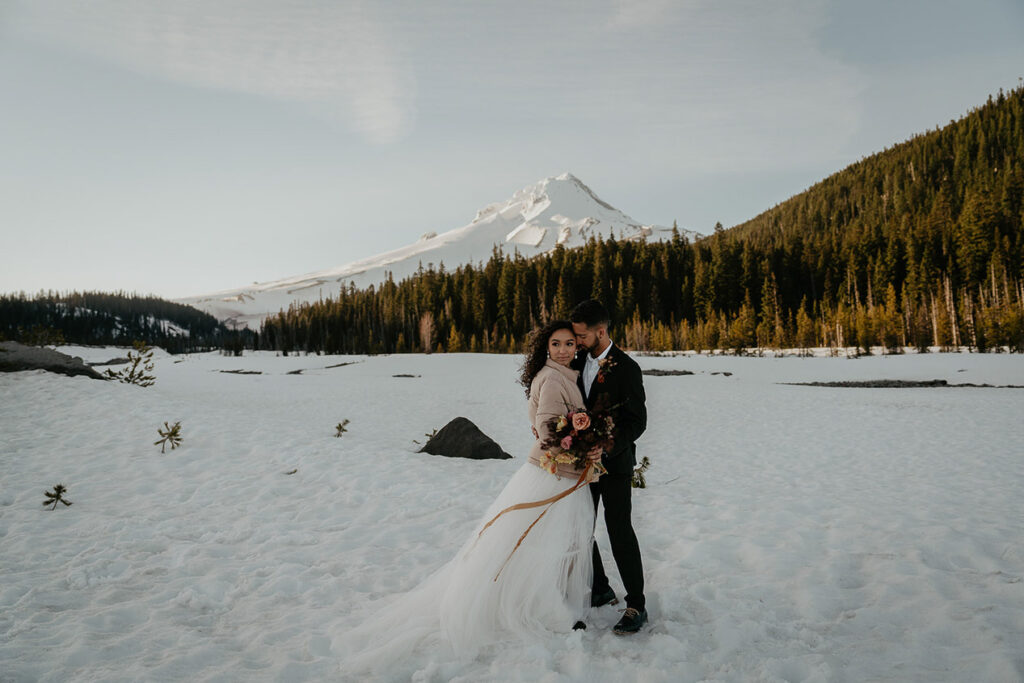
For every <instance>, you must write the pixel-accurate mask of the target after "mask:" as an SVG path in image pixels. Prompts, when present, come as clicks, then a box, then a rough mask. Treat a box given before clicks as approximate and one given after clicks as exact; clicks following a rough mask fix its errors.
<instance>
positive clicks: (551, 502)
mask: <svg viewBox="0 0 1024 683" xmlns="http://www.w3.org/2000/svg"><path fill="white" fill-rule="evenodd" d="M592 466H593V463H591V462H587V466H586V467H584V468H583V472H582V473H581V474H580V478H579V479H577V480H576V484H575V485H574V486H573V487H572V488H570V489H566V490H565V491H562V492H561V493H559V494H558V495H555V496H551V497H550V498H545V499H544V500H537V501H534V502H532V503H517V504H515V505H511V506H509V507H507V508H505V509H504V510H502V511H501V512H499V513H498V514H496V515H494V518H493V519H491V521H489V522H487V524H484V528H483V529H481V530H480V533H478V534H477V535H476V537H477V538H478V539H479V538H480V536H482V535H483V533H484V532H485V531H487V528H488V527H489V526H491V525H492V524H494V523H495V522H496V521H498V518H499V517H501V516H502V515H503V514H505V513H506V512H512V511H513V510H527V509H529V508H538V507H540V506H542V505H546V506H547V507H545V508H544V510H543V512H541V513H540V514H539V515H537V519H535V520H533V524H531V525H530V526H528V527H526V531H524V532H523V535H522V536H520V537H519V540H518V541H516V547H514V548H512V552H510V553H509V554H508V557H506V558H505V561H504V562H502V564H501V569H499V570H498V573H497V574H495V575H494V580H495V581H497V580H498V577H499V576H501V572H502V571H504V569H505V565H507V564H508V561H509V560H511V559H512V555H514V554H515V552H516V551H517V550H519V545H520V544H521V543H522V542H523V539H524V538H526V534H528V533H530V530H531V529H533V527H534V526H535V525H536V524H537V522H539V521H540V520H541V517H543V516H544V515H546V514H547V513H548V510H550V509H551V506H552V505H554V504H555V503H557V502H558V501H560V500H562V499H563V498H565V497H566V496H568V495H569V494H570V493H572V492H573V491H577V490H579V489H581V488H583V486H585V485H586V484H585V483H584V482H586V480H587V474H588V473H589V472H590V468H591V467H592Z"/></svg>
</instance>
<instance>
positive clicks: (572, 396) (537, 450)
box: [527, 358, 597, 481]
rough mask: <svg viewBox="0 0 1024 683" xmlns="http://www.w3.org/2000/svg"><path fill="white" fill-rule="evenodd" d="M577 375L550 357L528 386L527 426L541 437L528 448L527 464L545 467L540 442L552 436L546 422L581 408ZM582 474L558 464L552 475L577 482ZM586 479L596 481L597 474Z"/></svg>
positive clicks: (581, 397) (581, 399) (592, 474)
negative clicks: (528, 424)
mask: <svg viewBox="0 0 1024 683" xmlns="http://www.w3.org/2000/svg"><path fill="white" fill-rule="evenodd" d="M578 375H579V372H578V371H576V370H572V369H571V368H567V367H566V366H564V365H561V364H559V363H556V362H555V361H553V360H551V359H550V358H549V359H548V361H547V363H545V364H544V367H543V368H541V369H540V372H538V373H537V375H536V376H535V377H534V378H533V382H532V383H531V384H530V400H529V401H528V403H527V410H528V411H529V414H530V424H532V425H533V428H534V429H536V430H537V433H538V434H540V438H539V439H537V440H536V441H535V442H534V444H533V448H531V449H530V462H531V463H533V464H534V465H536V466H537V467H544V465H543V464H542V463H543V461H544V458H543V455H544V449H543V448H541V443H543V442H544V441H546V440H547V439H548V438H549V437H550V435H551V433H550V430H549V429H548V426H547V422H548V420H551V419H552V418H557V417H558V416H559V415H565V414H566V413H567V412H569V411H570V410H577V409H580V408H583V407H584V404H583V395H582V394H580V389H579V387H578V386H576V377H577V376H578ZM581 472H582V470H578V469H576V468H575V467H573V466H572V465H566V464H559V465H558V469H557V470H556V472H555V475H556V476H558V477H559V478H561V477H566V478H569V479H572V480H573V481H576V480H577V479H579V476H580V474H581ZM587 480H588V481H597V475H595V474H594V473H591V474H590V475H588V477H587Z"/></svg>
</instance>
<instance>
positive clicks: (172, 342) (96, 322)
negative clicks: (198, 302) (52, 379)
mask: <svg viewBox="0 0 1024 683" xmlns="http://www.w3.org/2000/svg"><path fill="white" fill-rule="evenodd" d="M235 336H237V335H234V333H229V332H228V331H227V330H226V329H225V328H224V326H223V325H221V324H220V323H219V322H217V319H216V318H214V317H213V316H211V315H208V314H206V313H204V312H202V311H200V310H197V309H195V308H192V307H191V306H184V305H182V304H176V303H173V302H170V301H167V300H165V299H160V298H158V297H153V296H146V297H141V296H137V295H134V294H132V295H129V294H125V293H123V292H119V293H116V294H108V293H103V292H82V293H79V292H72V293H70V294H58V293H54V292H48V293H42V292H41V293H40V294H38V295H36V296H34V297H29V296H26V295H25V294H24V293H21V294H14V295H4V296H0V339H9V340H13V341H20V342H23V343H26V344H62V343H67V344H116V345H125V346H131V344H132V342H133V341H134V340H139V341H145V342H147V343H149V344H151V345H154V346H160V347H161V348H164V349H166V350H167V351H169V352H171V353H179V352H182V351H194V350H201V349H208V348H213V347H222V346H224V345H225V344H226V343H228V344H230V342H232V341H233V340H234V337H235Z"/></svg>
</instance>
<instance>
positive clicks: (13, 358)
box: [0, 341, 106, 379]
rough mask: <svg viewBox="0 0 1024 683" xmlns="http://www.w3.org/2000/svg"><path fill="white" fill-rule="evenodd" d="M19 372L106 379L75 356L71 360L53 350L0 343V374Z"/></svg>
mask: <svg viewBox="0 0 1024 683" xmlns="http://www.w3.org/2000/svg"><path fill="white" fill-rule="evenodd" d="M19 370H46V371H47V372H56V373H57V374H60V375H69V376H74V375H85V376H86V377H92V378H93V379H106V378H105V377H103V375H101V374H100V373H98V372H96V371H95V370H93V369H92V368H90V367H89V366H88V365H86V364H85V363H84V362H83V361H82V359H81V358H78V357H77V356H76V357H74V358H72V357H71V356H68V355H66V354H63V353H61V352H59V351H54V350H53V349H47V348H44V347H39V346H25V345H24V344H19V343H18V342H13V341H10V342H0V372H18V371H19Z"/></svg>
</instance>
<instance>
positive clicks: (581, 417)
mask: <svg viewBox="0 0 1024 683" xmlns="http://www.w3.org/2000/svg"><path fill="white" fill-rule="evenodd" d="M589 426H590V416H589V415H587V414H586V413H576V414H575V415H573V416H572V428H573V429H575V430H576V431H582V430H584V429H586V428H587V427H589Z"/></svg>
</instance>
